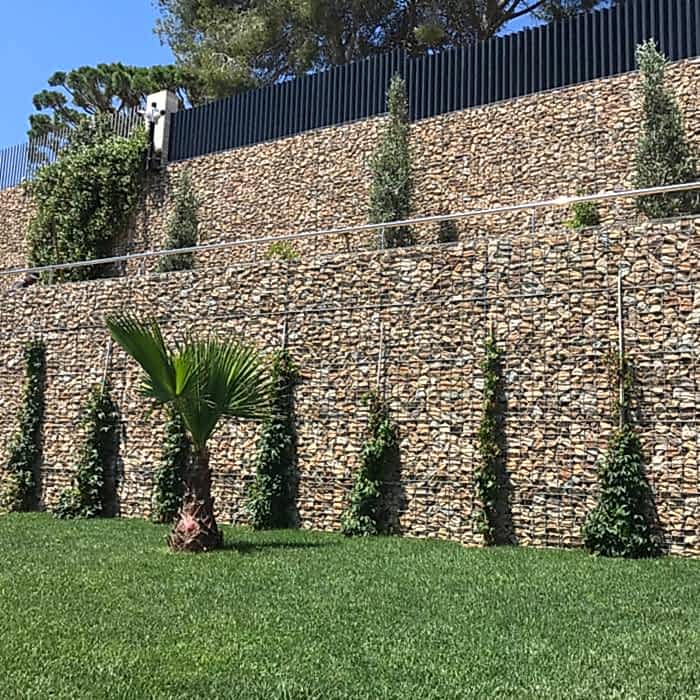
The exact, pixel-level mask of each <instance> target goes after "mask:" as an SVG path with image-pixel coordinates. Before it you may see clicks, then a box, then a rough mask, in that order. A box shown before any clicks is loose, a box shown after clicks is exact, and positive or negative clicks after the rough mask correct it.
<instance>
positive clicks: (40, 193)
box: [28, 127, 146, 281]
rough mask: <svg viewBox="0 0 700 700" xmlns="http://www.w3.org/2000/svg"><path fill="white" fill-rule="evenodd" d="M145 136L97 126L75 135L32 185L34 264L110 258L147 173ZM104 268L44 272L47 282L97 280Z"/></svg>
mask: <svg viewBox="0 0 700 700" xmlns="http://www.w3.org/2000/svg"><path fill="white" fill-rule="evenodd" d="M145 152H146V136H145V134H144V132H143V131H142V130H140V131H138V132H137V133H136V135H134V136H132V137H131V138H122V137H119V136H115V135H112V134H108V133H106V132H105V130H104V129H103V128H97V127H96V128H95V129H94V130H92V131H90V130H88V132H86V133H81V134H80V135H76V136H75V137H74V139H73V141H72V143H71V146H70V147H69V148H67V149H66V150H65V151H62V152H61V154H60V156H59V157H58V159H57V160H56V161H55V162H53V163H49V164H47V165H44V166H43V167H41V168H40V169H39V170H38V172H37V174H36V176H35V178H34V180H33V181H32V182H31V183H30V184H29V185H28V187H29V190H30V192H31V194H32V196H33V198H34V201H35V203H36V208H37V212H36V215H35V217H34V219H33V220H32V222H31V225H30V229H29V251H30V252H29V257H30V261H31V264H32V265H36V266H42V265H55V264H59V263H66V262H75V261H79V260H92V259H95V258H102V257H109V256H110V255H111V254H112V253H113V250H114V244H115V241H116V239H117V237H118V236H120V235H122V234H123V233H124V232H125V231H126V229H127V227H128V225H129V221H130V218H131V216H132V214H133V213H134V210H135V208H136V204H137V201H138V197H139V192H140V189H141V183H142V181H143V176H144V168H145V166H144V154H145ZM101 274H104V268H103V267H79V268H74V269H70V270H62V271H56V272H55V273H53V274H52V275H48V274H47V275H44V280H45V281H71V280H72V281H75V280H84V279H92V278H95V277H99V276H100V275H101Z"/></svg>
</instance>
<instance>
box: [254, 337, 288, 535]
mask: <svg viewBox="0 0 700 700" xmlns="http://www.w3.org/2000/svg"><path fill="white" fill-rule="evenodd" d="M270 378H271V382H270V383H271V385H272V400H271V405H272V411H271V412H270V416H269V417H268V418H267V419H266V420H265V421H264V422H263V424H262V430H261V433H260V438H259V440H258V452H257V465H256V475H255V481H254V482H253V484H252V485H251V488H250V491H249V497H248V503H247V509H248V512H249V514H250V518H251V525H252V526H253V527H254V528H255V529H256V530H263V529H270V528H286V527H293V526H294V525H295V524H296V523H295V522H294V521H295V518H294V512H293V510H294V483H293V480H294V478H295V470H296V433H295V430H294V388H295V386H296V384H297V382H298V381H299V371H298V369H297V367H296V365H295V364H294V362H293V361H292V358H291V356H290V354H289V352H288V351H287V350H280V351H279V352H276V353H275V354H274V355H273V357H272V364H271V368H270Z"/></svg>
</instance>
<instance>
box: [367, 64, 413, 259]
mask: <svg viewBox="0 0 700 700" xmlns="http://www.w3.org/2000/svg"><path fill="white" fill-rule="evenodd" d="M387 101H388V106H389V121H388V124H387V126H386V130H385V132H384V136H383V138H382V141H381V143H380V145H379V148H378V150H377V153H376V154H375V156H374V160H373V161H372V175H373V179H372V187H371V190H370V221H371V223H373V224H381V223H384V222H386V221H400V220H402V219H407V218H408V216H409V214H410V212H411V196H412V194H413V181H412V177H411V154H410V151H409V145H408V98H407V96H406V83H405V82H404V80H403V78H401V77H400V76H398V75H397V76H394V78H393V79H392V81H391V85H390V87H389V92H388V94H387ZM380 233H381V247H382V248H384V247H386V248H398V247H401V246H407V245H413V243H414V242H415V239H414V236H413V233H412V232H411V230H410V229H409V228H406V227H401V228H387V229H382V230H381V232H380Z"/></svg>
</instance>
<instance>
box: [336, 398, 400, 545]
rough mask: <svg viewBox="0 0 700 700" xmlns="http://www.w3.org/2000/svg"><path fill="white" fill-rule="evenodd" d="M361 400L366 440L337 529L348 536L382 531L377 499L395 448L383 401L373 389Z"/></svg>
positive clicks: (385, 526) (379, 505)
mask: <svg viewBox="0 0 700 700" xmlns="http://www.w3.org/2000/svg"><path fill="white" fill-rule="evenodd" d="M365 402H366V404H367V406H368V408H369V420H368V426H367V439H366V440H365V443H364V444H363V446H362V454H361V464H360V469H359V470H358V472H357V474H356V476H355V483H354V484H353V488H352V491H351V493H350V505H349V507H348V508H347V510H346V511H345V512H344V513H343V515H342V517H341V530H342V532H343V534H345V535H347V536H349V537H354V536H364V537H367V536H369V535H376V534H380V533H383V532H386V530H387V523H386V519H385V518H384V517H383V514H382V513H381V501H382V495H383V487H384V482H385V480H386V478H387V475H388V474H389V472H390V469H391V467H392V462H393V459H394V457H395V451H396V447H397V435H396V427H395V426H394V425H393V423H392V422H391V417H390V415H389V408H388V406H387V405H386V402H384V401H383V400H382V399H381V398H380V397H379V395H378V394H377V393H375V392H370V393H369V394H368V395H367V396H366V397H365Z"/></svg>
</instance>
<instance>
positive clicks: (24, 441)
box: [0, 340, 46, 511]
mask: <svg viewBox="0 0 700 700" xmlns="http://www.w3.org/2000/svg"><path fill="white" fill-rule="evenodd" d="M24 363H25V383H24V389H23V392H22V400H21V406H20V415H19V425H18V427H17V430H16V432H15V433H14V434H13V435H12V437H11V439H10V449H9V458H8V461H7V465H6V469H5V471H4V474H3V475H2V482H1V483H0V510H2V511H28V510H33V509H34V508H35V507H36V501H37V471H38V469H39V460H40V458H41V448H42V426H43V422H44V387H45V384H46V346H45V345H44V343H43V341H41V340H33V341H31V342H29V343H28V344H27V345H26V346H25V347H24Z"/></svg>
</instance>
